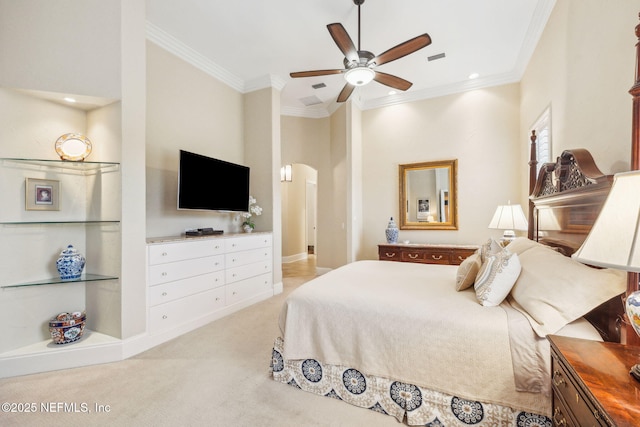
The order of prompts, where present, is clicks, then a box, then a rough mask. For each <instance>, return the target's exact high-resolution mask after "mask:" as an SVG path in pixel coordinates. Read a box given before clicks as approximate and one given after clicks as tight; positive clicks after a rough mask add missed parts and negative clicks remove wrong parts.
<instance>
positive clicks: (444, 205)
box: [399, 159, 458, 230]
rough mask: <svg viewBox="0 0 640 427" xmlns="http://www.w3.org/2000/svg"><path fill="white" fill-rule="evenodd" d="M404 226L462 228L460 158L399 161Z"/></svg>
mask: <svg viewBox="0 0 640 427" xmlns="http://www.w3.org/2000/svg"><path fill="white" fill-rule="evenodd" d="M399 172H400V203H399V212H400V224H399V226H400V229H401V230H457V229H458V195H457V191H456V190H457V188H456V187H457V182H458V160H457V159H454V160H440V161H435V162H422V163H410V164H404V165H399Z"/></svg>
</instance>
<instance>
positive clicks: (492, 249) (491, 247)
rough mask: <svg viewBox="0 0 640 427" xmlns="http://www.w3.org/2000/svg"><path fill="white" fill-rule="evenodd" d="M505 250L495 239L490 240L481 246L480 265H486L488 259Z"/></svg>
mask: <svg viewBox="0 0 640 427" xmlns="http://www.w3.org/2000/svg"><path fill="white" fill-rule="evenodd" d="M502 249H503V247H502V245H500V243H498V241H496V239H494V238H490V239H489V240H487V242H486V243H485V244H484V245H482V246H480V249H478V250H479V252H480V263H482V264H484V263H485V261H486V260H487V258H488V257H490V256H491V255H495V254H497V253H498V252H500V251H501V250H502Z"/></svg>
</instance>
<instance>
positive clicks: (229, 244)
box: [225, 234, 272, 253]
mask: <svg viewBox="0 0 640 427" xmlns="http://www.w3.org/2000/svg"><path fill="white" fill-rule="evenodd" d="M271 242H272V237H271V234H257V235H255V236H242V237H232V238H229V239H227V241H226V244H225V248H226V252H228V253H230V252H238V251H246V250H249V249H256V248H265V247H271V246H272V245H271Z"/></svg>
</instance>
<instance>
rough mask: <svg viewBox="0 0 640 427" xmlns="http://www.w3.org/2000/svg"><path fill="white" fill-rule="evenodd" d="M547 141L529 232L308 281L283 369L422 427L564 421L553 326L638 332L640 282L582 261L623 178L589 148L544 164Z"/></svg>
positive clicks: (275, 371)
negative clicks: (632, 324)
mask: <svg viewBox="0 0 640 427" xmlns="http://www.w3.org/2000/svg"><path fill="white" fill-rule="evenodd" d="M638 49H639V50H640V47H639V48H638ZM639 67H640V65H639ZM639 71H640V69H639ZM636 76H640V72H638V73H636ZM631 93H632V95H633V96H634V116H638V117H640V83H638V84H636V86H634V88H633V89H632V91H631ZM639 123H640V119H638V120H634V121H633V126H634V130H633V135H634V141H633V147H635V148H632V158H633V160H632V163H631V165H632V168H634V169H637V168H638V167H639V166H640V154H639V153H640V149H638V147H640V130H639V129H638V126H640V125H639ZM535 141H536V136H535V133H532V136H531V142H532V143H531V148H532V149H531V153H532V156H531V161H530V162H529V167H530V194H531V196H530V205H529V232H528V237H527V238H524V237H521V238H518V239H516V240H515V241H513V242H512V243H510V244H509V245H507V246H506V247H502V246H501V245H499V244H498V243H497V242H495V241H492V240H491V239H488V240H487V242H485V243H484V244H483V245H482V246H481V248H480V249H479V250H478V252H477V253H476V254H474V256H472V257H469V258H468V259H467V260H465V261H464V262H463V263H462V264H461V265H460V266H449V265H432V264H412V263H398V262H390V261H357V262H354V263H351V264H348V265H346V266H343V267H340V268H338V269H336V270H333V271H331V272H329V273H326V274H325V275H323V276H320V277H317V278H315V279H313V280H312V281H310V282H307V283H305V284H304V285H302V286H300V287H299V288H298V289H296V290H295V291H293V292H292V293H291V294H290V295H289V296H288V297H287V299H286V301H285V303H284V304H283V307H282V311H281V314H280V319H279V326H280V331H281V335H280V336H279V337H277V338H276V339H275V343H274V347H273V351H272V361H271V371H272V375H273V379H274V380H276V381H279V382H282V383H285V384H289V385H291V386H294V387H296V388H299V389H302V390H305V391H307V392H311V393H315V394H318V395H322V396H328V397H333V398H336V399H339V400H342V401H345V402H347V403H350V404H352V405H356V406H359V407H362V408H367V409H371V410H374V411H377V412H380V413H383V414H387V415H391V416H393V417H395V418H396V419H397V420H398V421H400V422H406V423H407V424H409V425H427V426H468V425H477V426H551V425H552V420H551V418H550V417H551V392H550V389H551V387H550V378H551V375H550V372H549V369H550V366H549V361H550V356H549V351H550V350H549V344H548V341H547V340H546V338H545V337H546V336H547V335H548V334H554V335H566V336H572V337H580V338H586V339H592V340H605V341H613V342H625V331H626V330H627V327H626V326H625V322H624V320H623V316H624V314H623V298H624V295H625V291H626V292H627V293H629V292H632V291H633V290H635V289H637V287H638V280H637V275H627V274H624V273H622V272H619V271H614V270H608V269H596V268H591V267H588V266H585V265H583V264H580V263H578V262H576V261H574V260H572V259H571V258H570V255H571V254H572V253H573V252H574V251H575V250H576V249H577V248H579V247H580V245H581V243H582V241H583V240H584V239H585V237H586V235H587V234H588V233H589V230H590V228H591V226H592V225H593V223H594V221H595V219H596V217H597V215H598V213H599V211H600V209H601V207H602V204H603V203H604V200H605V198H606V196H607V194H608V192H609V190H610V187H611V183H612V180H613V179H612V178H613V177H612V176H610V175H604V174H603V173H602V172H601V171H600V170H599V169H598V167H597V166H596V162H595V161H594V159H593V157H592V156H591V154H590V153H589V152H588V151H586V150H583V149H576V150H567V151H565V152H563V153H562V154H561V155H560V156H559V157H558V159H557V161H556V162H555V163H549V164H545V165H543V166H542V168H541V169H540V172H539V173H537V172H536V170H537V161H536V159H535ZM627 342H628V341H627Z"/></svg>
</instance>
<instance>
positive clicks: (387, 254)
mask: <svg viewBox="0 0 640 427" xmlns="http://www.w3.org/2000/svg"><path fill="white" fill-rule="evenodd" d="M384 254H385V255H386V256H387V258H393V257H394V256H396V253H395V252H391V253H389V252H385V253H384Z"/></svg>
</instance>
